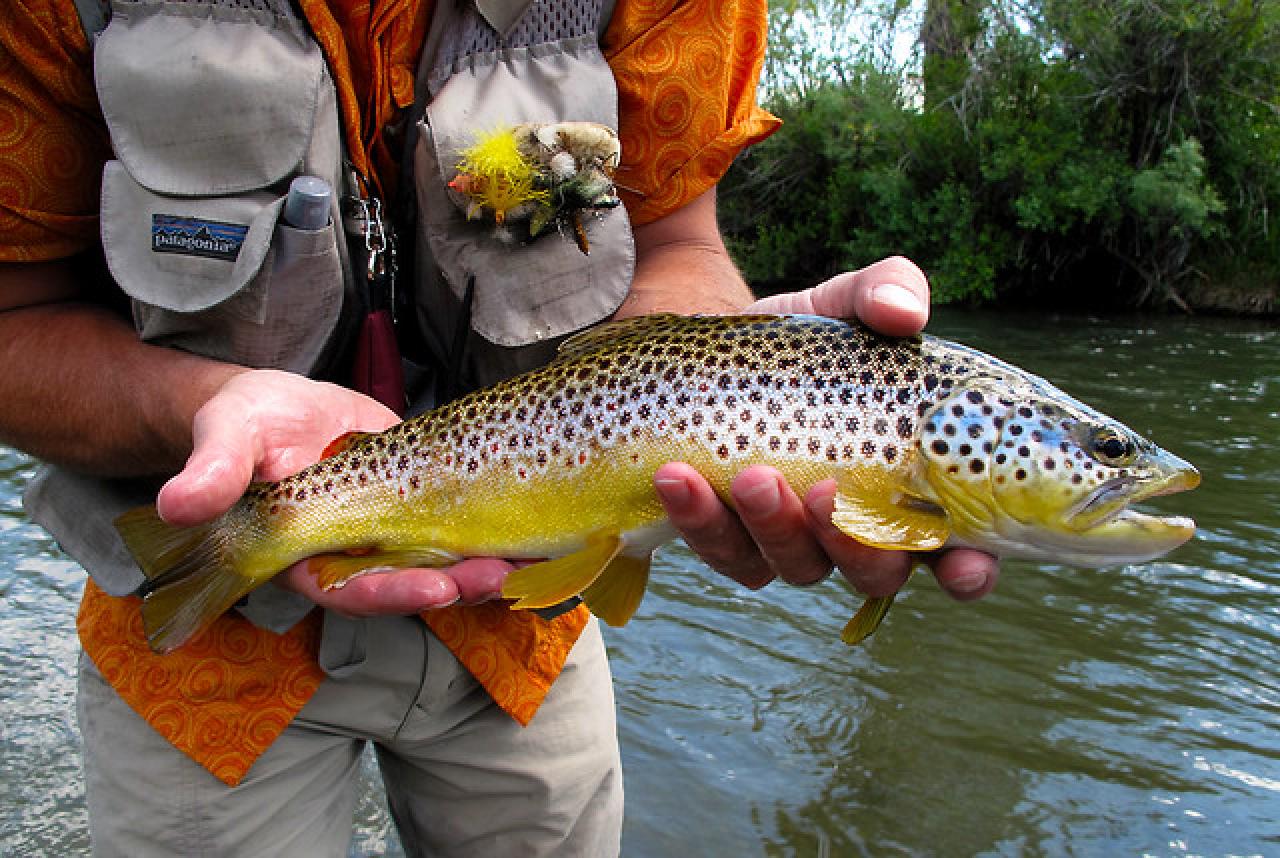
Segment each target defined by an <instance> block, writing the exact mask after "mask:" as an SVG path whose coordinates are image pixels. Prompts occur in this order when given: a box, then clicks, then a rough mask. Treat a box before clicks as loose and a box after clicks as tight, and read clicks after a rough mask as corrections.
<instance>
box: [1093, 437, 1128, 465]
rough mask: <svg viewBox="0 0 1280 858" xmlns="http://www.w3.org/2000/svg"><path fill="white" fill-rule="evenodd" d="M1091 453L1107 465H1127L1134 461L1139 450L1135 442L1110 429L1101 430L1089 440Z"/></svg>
mask: <svg viewBox="0 0 1280 858" xmlns="http://www.w3.org/2000/svg"><path fill="white" fill-rule="evenodd" d="M1089 452H1091V453H1092V454H1093V457H1094V458H1095V459H1097V460H1098V461H1100V462H1102V463H1104V464H1107V465H1127V464H1129V463H1130V462H1131V461H1133V457H1134V454H1135V453H1137V448H1136V447H1135V446H1134V443H1133V441H1131V440H1129V439H1128V438H1125V437H1124V436H1122V435H1120V434H1119V433H1117V432H1115V431H1112V430H1110V429H1099V430H1097V431H1096V432H1094V433H1093V437H1092V438H1090V440H1089Z"/></svg>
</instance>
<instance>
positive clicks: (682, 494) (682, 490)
mask: <svg viewBox="0 0 1280 858" xmlns="http://www.w3.org/2000/svg"><path fill="white" fill-rule="evenodd" d="M653 484H654V486H655V487H656V488H657V490H658V494H660V495H662V498H663V500H665V501H666V502H667V503H669V504H671V505H672V506H684V505H685V504H687V503H688V502H689V484H688V483H686V482H685V481H684V480H677V479H666V478H660V479H657V480H654V481H653Z"/></svg>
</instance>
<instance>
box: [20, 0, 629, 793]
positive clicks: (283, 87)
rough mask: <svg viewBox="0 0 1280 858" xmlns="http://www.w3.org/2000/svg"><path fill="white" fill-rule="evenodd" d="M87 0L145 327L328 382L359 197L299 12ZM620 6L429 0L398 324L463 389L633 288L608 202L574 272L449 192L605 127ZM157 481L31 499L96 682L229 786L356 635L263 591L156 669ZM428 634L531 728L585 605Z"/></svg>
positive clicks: (53, 491)
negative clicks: (524, 151)
mask: <svg viewBox="0 0 1280 858" xmlns="http://www.w3.org/2000/svg"><path fill="white" fill-rule="evenodd" d="M77 6H78V7H79V8H80V9H81V12H82V20H83V21H84V23H85V25H86V29H87V31H89V32H90V34H91V37H95V38H94V71H95V78H96V85H97V88H98V94H99V100H100V102H101V106H102V111H103V115H104V117H105V119H106V123H107V127H108V129H109V131H110V135H111V141H112V148H113V153H114V159H113V160H111V161H109V162H108V163H107V164H106V166H105V169H104V172H103V184H102V204H101V235H102V244H103V249H104V252H105V257H106V260H107V265H108V267H109V269H110V271H111V274H112V276H113V278H114V280H115V282H116V283H117V284H118V286H119V288H120V289H121V290H123V292H124V293H125V294H126V295H127V296H128V297H129V299H130V301H131V304H132V307H133V315H134V322H135V325H136V328H137V331H138V334H139V336H140V337H141V338H142V339H143V340H145V341H147V342H151V343H155V344H157V345H164V346H168V347H172V348H178V349H184V350H187V351H191V352H195V353H198V354H202V355H206V356H209V357H213V358H216V359H220V360H225V361H229V362H233V363H237V364H242V365H246V366H251V367H259V368H275V369H283V370H288V371H292V372H296V373H302V374H306V375H311V376H313V377H330V378H338V377H340V376H339V372H340V368H341V366H342V364H343V362H344V360H345V359H346V358H347V351H348V349H349V345H350V341H351V337H352V333H353V330H354V328H355V326H356V325H357V323H358V319H359V318H360V317H361V315H362V314H363V312H364V311H365V309H366V296H365V294H364V292H363V291H362V272H361V271H360V270H359V266H360V262H361V259H360V258H359V256H358V252H353V251H352V250H350V249H349V247H348V243H347V241H346V240H345V238H344V235H343V233H344V209H343V207H342V206H341V204H340V200H339V199H338V198H337V197H338V196H340V195H341V194H342V193H343V192H344V191H350V190H351V182H350V171H349V169H348V160H347V158H346V157H345V156H344V151H343V139H344V137H343V134H342V131H341V119H340V114H339V111H338V106H337V97H336V93H335V87H334V82H333V79H332V77H331V72H330V69H329V67H328V65H327V64H326V62H325V58H324V55H323V53H322V51H321V49H320V46H319V45H318V44H317V43H316V40H315V39H314V38H313V37H312V35H311V34H310V32H309V31H308V29H307V27H306V25H305V23H304V22H303V21H301V20H300V19H299V18H298V17H297V16H296V15H295V13H294V12H293V10H292V6H291V3H290V2H289V0H112V1H111V3H110V15H109V16H108V17H109V20H108V18H103V19H102V20H101V21H98V22H97V23H95V21H94V15H95V11H94V10H95V9H98V8H99V7H100V6H101V3H100V2H99V0H77ZM611 9H612V4H611V2H608V0H574V2H570V3H561V2H553V0H533V2H529V0H524V2H520V0H516V2H502V0H474V2H473V3H472V2H464V0H435V5H434V8H433V12H432V22H431V26H430V31H429V34H428V37H427V41H426V45H425V47H424V52H423V57H422V60H421V63H420V66H419V73H418V76H417V80H416V83H415V92H416V96H417V104H416V105H415V108H414V113H413V114H412V115H411V117H410V119H411V120H414V121H415V122H414V126H413V128H412V129H410V133H409V134H407V135H406V136H407V139H408V144H407V146H406V156H405V158H404V162H403V165H402V166H403V179H402V183H403V184H405V185H406V186H407V187H408V188H410V189H411V193H410V194H409V201H410V202H412V203H416V206H410V208H416V219H407V220H408V222H412V223H413V224H414V227H413V229H412V234H411V235H407V236H406V235H404V234H403V233H402V234H401V236H400V240H401V242H402V243H404V242H406V241H408V242H410V243H411V244H412V246H413V248H414V251H415V253H414V257H415V264H414V266H413V272H414V273H413V276H412V277H411V278H410V279H408V281H407V282H402V283H401V284H400V288H402V289H407V290H409V291H408V294H409V295H410V296H411V298H412V300H411V301H410V302H409V305H408V311H407V313H404V314H402V316H404V315H407V316H408V317H409V318H408V319H404V318H402V320H401V321H402V324H403V323H407V324H410V325H412V326H413V327H414V328H415V330H414V335H415V338H416V339H417V341H418V342H420V343H421V344H422V351H423V352H424V353H425V355H426V356H427V358H428V359H429V361H430V362H431V363H432V364H433V365H434V367H436V368H437V369H438V368H439V367H445V366H447V367H449V369H450V371H451V372H456V373H458V374H459V375H460V376H461V378H462V380H463V386H478V385H483V384H488V383H491V382H493V381H496V380H498V379H501V378H504V377H506V376H509V375H511V374H514V373H515V372H517V371H520V370H523V369H525V368H529V367H532V366H536V365H538V364H541V363H544V362H545V361H546V360H548V359H549V358H550V357H551V355H552V354H554V349H555V347H556V345H557V344H558V342H559V341H560V340H561V339H563V338H564V337H565V336H567V335H569V334H571V333H573V332H574V331H577V330H579V329H581V328H584V327H586V326H588V325H591V324H593V323H595V322H597V321H600V320H601V319H603V318H605V317H606V316H608V315H610V314H611V313H612V312H613V311H614V310H615V309H616V308H617V307H618V305H619V304H620V303H621V302H622V299H623V298H624V297H625V295H626V292H627V290H628V288H629V286H630V280H631V273H632V271H633V268H634V244H633V241H632V236H631V230H630V224H629V222H628V219H627V215H626V212H625V210H624V209H623V208H622V207H621V206H619V207H617V208H613V209H608V210H605V211H602V212H599V213H597V214H595V215H594V216H593V217H592V218H591V219H590V222H589V223H588V224H587V227H586V228H587V230H588V231H589V234H590V242H591V253H590V254H589V255H587V254H584V253H583V252H582V251H580V250H579V248H578V246H577V245H576V244H575V242H574V241H573V240H572V239H571V238H568V237H566V236H563V235H560V234H557V233H556V232H555V231H552V232H551V234H549V235H546V236H543V237H541V238H538V239H536V240H533V241H531V242H529V243H528V244H518V243H517V244H512V243H510V242H505V241H503V240H502V238H501V236H499V235H497V234H496V233H495V231H494V229H493V225H492V224H491V223H488V224H486V223H485V222H483V221H476V220H468V218H467V217H466V213H465V212H464V210H463V208H462V207H461V206H460V205H459V203H458V202H457V201H456V200H455V199H454V198H453V197H452V196H451V194H450V191H449V189H448V182H449V181H450V180H451V179H452V178H453V176H454V173H455V167H456V165H457V162H458V153H459V152H460V151H461V149H463V148H465V147H466V146H468V145H469V144H471V143H472V142H473V141H474V138H475V135H476V134H477V132H483V131H490V130H492V129H494V128H497V127H501V126H505V125H513V124H516V123H520V122H535V121H545V122H554V121H563V120H586V121H592V122H598V123H601V124H603V125H607V126H609V127H611V128H613V129H615V130H616V129H617V127H618V118H617V91H616V85H615V83H614V80H613V75H612V72H611V70H610V69H609V67H608V65H607V63H606V62H605V59H604V57H603V56H602V54H601V52H600V50H599V39H600V36H601V34H602V33H603V31H604V28H605V25H606V24H607V21H608V18H609V15H610V13H611ZM104 22H105V26H102V24H103V23H104ZM99 30H100V32H99ZM300 175H313V176H319V177H321V178H324V179H326V180H327V181H328V182H329V183H330V185H331V186H332V187H333V188H335V189H337V190H338V192H339V193H338V194H336V195H335V199H334V200H333V201H332V204H331V210H330V217H329V221H328V223H327V224H325V225H324V226H322V227H320V228H312V229H301V228H299V227H297V226H295V225H291V224H290V223H288V222H287V220H286V219H285V217H284V204H285V199H286V192H287V189H288V187H289V184H290V181H291V180H292V179H293V178H295V177H296V176H300ZM345 213H346V214H347V215H348V222H349V220H350V218H349V215H350V212H349V211H346V212H345ZM423 376H424V374H423V373H415V374H411V377H423ZM426 376H428V377H429V373H427V374H426ZM429 387H430V385H429V384H427V383H421V384H418V385H417V387H416V388H415V390H413V391H411V393H412V394H413V395H414V398H415V400H416V402H415V405H416V408H418V409H421V408H423V407H427V406H429V405H430V404H431V403H430V401H429V394H428V393H426V391H427V390H428V389H429ZM158 489H159V482H157V481H155V480H103V479H98V478H93V477H89V476H86V475H84V474H78V473H75V472H72V471H69V470H67V469H65V468H60V467H56V466H53V467H46V468H44V469H43V470H42V472H41V473H40V474H39V475H38V476H37V478H36V479H35V480H34V481H33V483H32V484H31V485H30V487H29V488H28V490H27V492H26V494H25V498H24V501H25V504H26V507H27V511H28V513H29V514H30V516H31V518H32V519H33V520H34V521H36V522H37V523H39V524H41V525H42V526H44V527H45V528H46V529H47V530H48V531H49V532H50V533H51V534H52V535H53V536H54V537H55V538H56V539H57V540H58V542H59V543H60V544H61V546H62V547H63V548H64V550H65V551H66V552H67V553H68V554H69V555H70V556H71V557H72V558H74V559H75V560H76V561H77V562H79V563H80V564H81V565H82V566H84V568H85V569H86V570H87V571H88V572H89V575H90V578H91V580H90V582H89V583H88V584H87V586H86V590H85V596H84V600H83V602H82V605H81V610H80V614H79V618H78V623H77V626H78V629H79V633H80V637H81V641H82V643H83V645H84V648H85V651H86V652H87V653H88V655H89V656H90V657H91V658H92V659H93V661H94V663H95V665H97V667H98V668H99V670H100V671H101V672H102V674H103V675H104V677H105V678H106V679H107V681H108V682H110V683H111V684H112V686H113V687H114V688H115V689H116V690H117V691H118V692H119V693H120V694H121V695H122V697H123V698H124V699H125V700H126V701H127V702H129V704H130V705H131V706H132V707H133V708H134V709H135V710H137V711H138V712H139V713H140V714H142V716H143V717H144V718H146V719H147V721H148V722H149V723H150V724H151V725H152V726H153V727H154V728H155V729H157V730H158V731H159V732H160V733H161V734H162V735H164V736H165V737H166V738H167V739H169V741H170V742H172V743H173V744H174V745H175V746H176V747H178V748H179V749H181V750H182V751H184V752H185V753H187V754H188V755H190V756H191V757H193V758H194V759H196V760H197V761H198V762H200V763H201V764H202V765H204V766H205V767H206V768H207V769H209V771H211V772H212V773H213V774H215V775H216V776H217V777H219V778H221V779H222V780H223V781H225V782H226V783H228V784H232V785H234V784H235V783H238V782H239V781H240V779H241V778H243V776H244V774H245V773H246V772H247V771H248V769H249V767H250V766H251V765H252V764H253V761H254V759H256V757H257V756H258V755H260V754H261V753H262V752H263V751H264V750H265V749H266V748H267V747H268V746H269V745H270V743H271V742H272V741H273V740H274V739H275V738H276V736H278V735H279V733H280V732H281V731H282V730H283V729H284V728H285V727H286V726H287V725H288V723H289V721H290V720H292V718H293V717H294V715H296V713H297V712H298V710H300V709H301V707H302V706H303V705H304V704H305V703H306V701H307V699H308V698H309V697H310V695H311V693H313V692H314V690H315V688H316V687H317V686H318V685H319V683H320V682H321V681H322V679H323V677H324V675H325V672H326V671H333V670H340V669H342V668H343V667H344V666H346V665H349V664H351V663H353V662H354V661H358V660H359V659H360V658H361V657H362V655H361V647H360V626H359V624H360V622H361V621H353V620H348V619H344V618H342V617H339V616H337V615H335V614H331V613H326V612H320V611H314V610H311V608H312V607H313V606H311V605H309V604H308V603H301V604H300V603H299V600H298V599H297V598H296V597H292V596H290V595H288V594H282V593H280V592H275V593H273V592H271V591H272V590H273V589H274V588H269V587H268V588H262V589H261V590H259V591H256V592H255V593H254V594H251V597H250V600H249V605H248V606H246V607H245V608H244V609H242V610H240V611H239V612H236V611H233V612H229V613H228V614H227V615H225V616H224V617H223V618H221V619H220V620H219V621H218V622H217V623H215V624H214V626H213V628H212V629H211V630H210V631H209V632H208V633H206V634H205V635H202V636H201V637H200V638H198V639H196V640H194V641H192V642H190V643H189V644H188V645H186V646H184V647H183V648H181V649H179V650H178V651H177V652H174V653H171V654H169V655H166V656H158V655H155V654H154V653H152V652H151V651H150V649H149V648H148V647H147V645H146V642H145V637H144V636H143V633H142V627H141V622H140V618H139V614H138V600H137V599H136V598H134V597H132V596H130V595H129V594H130V593H132V592H133V591H134V590H135V589H137V587H138V585H139V584H140V583H141V582H142V576H141V573H140V572H139V571H138V570H137V568H136V566H135V564H134V562H133V560H132V558H131V557H130V556H129V554H128V553H127V552H126V550H125V549H124V547H123V545H122V543H121V541H120V539H119V538H118V536H117V534H116V532H115V529H114V526H113V524H112V522H113V521H114V519H115V518H116V516H118V515H119V514H120V513H121V512H123V511H124V510H126V509H129V508H130V507H133V506H136V505H140V504H144V503H150V502H152V501H154V498H155V495H156V492H157V491H158ZM246 617H253V618H254V622H250V621H249V620H248V619H246ZM423 619H424V620H425V621H426V622H427V624H428V625H429V626H430V627H431V629H432V631H433V632H434V633H435V634H436V635H437V636H438V637H439V638H440V639H441V641H442V642H443V643H445V644H446V645H447V646H448V647H449V648H450V649H451V650H452V651H453V652H454V654H455V655H456V656H457V657H458V658H459V660H460V661H462V663H463V664H464V665H465V666H466V667H467V668H468V669H469V670H470V671H471V672H472V673H473V674H474V675H475V676H476V678H477V680H479V681H480V683H481V684H482V685H483V686H484V687H485V688H486V689H487V690H488V691H489V693H490V694H491V695H492V696H493V698H494V700H495V701H496V702H497V703H498V705H500V706H501V707H502V708H503V709H505V710H506V711H507V712H508V713H510V714H511V715H512V717H514V718H516V719H517V720H518V721H520V722H521V723H528V721H529V720H530V719H531V718H532V717H533V715H534V713H535V712H536V710H537V708H538V705H539V703H540V702H541V700H542V698H543V697H544V696H545V694H546V693H547V690H548V689H549V687H550V685H551V683H552V681H554V679H555V677H556V676H557V675H558V674H559V672H560V670H561V669H562V667H563V664H564V661H565V659H566V658H567V655H568V652H569V649H570V648H571V647H572V645H573V643H574V641H575V640H576V639H577V636H578V634H579V633H580V632H581V630H582V628H583V626H584V625H585V623H586V620H587V614H586V610H585V608H582V607H578V608H576V609H574V610H573V611H570V612H568V613H565V614H562V615H561V616H559V617H556V618H554V619H551V620H544V619H542V618H541V617H538V616H537V615H535V614H532V613H529V612H517V611H510V610H508V609H507V607H506V606H505V604H504V603H489V604H485V605H480V606H475V607H451V608H446V609H442V610H437V611H431V612H426V613H424V615H423ZM270 628H273V629H274V631H271V630H268V629H270ZM322 665H323V667H322Z"/></svg>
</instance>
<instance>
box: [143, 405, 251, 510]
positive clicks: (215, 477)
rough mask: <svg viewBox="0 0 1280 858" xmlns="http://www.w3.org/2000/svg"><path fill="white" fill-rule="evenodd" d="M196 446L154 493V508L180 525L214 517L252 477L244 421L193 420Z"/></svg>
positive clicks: (230, 505)
mask: <svg viewBox="0 0 1280 858" xmlns="http://www.w3.org/2000/svg"><path fill="white" fill-rule="evenodd" d="M194 445H195V449H194V450H193V451H192V453H191V456H190V457H189V458H188V459H187V463H186V465H184V466H183V468H182V470H181V471H180V472H179V473H178V475H177V476H175V477H173V478H172V479H171V480H169V482H167V483H165V485H164V487H163V488H162V489H160V494H159V495H158V496H157V497H156V511H157V512H158V513H159V514H160V517H161V518H162V519H164V520H165V521H166V522H168V523H169V524H174V525H178V526H180V527H183V526H187V525H193V524H200V523H202V522H205V521H209V520H211V519H214V518H217V517H218V516H219V515H221V514H222V513H224V512H226V511H227V510H228V509H230V508H231V507H232V505H233V504H235V502H236V501H237V500H239V499H240V496H241V495H243V494H244V491H245V489H246V488H248V487H249V482H250V480H252V479H253V472H254V466H255V462H256V456H255V454H254V446H255V445H254V442H253V440H252V438H251V435H250V433H247V432H245V431H244V425H243V423H242V422H240V421H236V423H235V424H234V425H232V424H231V423H229V422H228V421H218V420H216V419H210V420H201V419H200V416H197V419H196V423H195V438H194Z"/></svg>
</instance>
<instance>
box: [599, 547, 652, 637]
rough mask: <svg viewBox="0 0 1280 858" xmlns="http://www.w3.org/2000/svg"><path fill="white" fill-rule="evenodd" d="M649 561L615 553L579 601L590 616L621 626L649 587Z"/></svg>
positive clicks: (634, 610) (629, 617) (647, 558)
mask: <svg viewBox="0 0 1280 858" xmlns="http://www.w3.org/2000/svg"><path fill="white" fill-rule="evenodd" d="M649 561H650V558H649V557H648V556H645V557H628V556H627V555H625V554H619V555H618V556H617V557H615V558H613V562H611V563H610V564H609V565H608V566H606V567H605V570H604V571H603V572H601V573H600V577H599V578H597V579H596V580H595V581H593V582H592V584H591V586H590V587H588V588H587V589H585V590H583V591H582V601H584V602H586V603H587V607H588V608H590V609H591V613H593V614H595V615H596V616H597V617H599V618H600V619H602V620H604V621H605V622H606V623H608V624H609V625H611V626H625V625H626V624H627V621H628V620H630V619H631V615H632V614H634V613H635V612H636V608H638V607H640V600H641V599H643V598H644V590H645V587H647V586H648V585H649Z"/></svg>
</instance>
